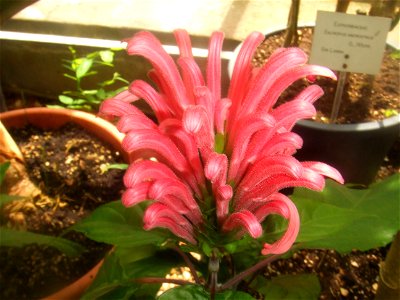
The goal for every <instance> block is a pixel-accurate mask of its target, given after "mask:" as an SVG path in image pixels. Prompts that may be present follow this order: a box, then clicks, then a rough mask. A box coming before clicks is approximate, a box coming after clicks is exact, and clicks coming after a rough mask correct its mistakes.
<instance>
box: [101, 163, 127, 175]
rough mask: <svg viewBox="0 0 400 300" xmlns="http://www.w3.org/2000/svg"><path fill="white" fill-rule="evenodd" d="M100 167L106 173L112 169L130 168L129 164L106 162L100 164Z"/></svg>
mask: <svg viewBox="0 0 400 300" xmlns="http://www.w3.org/2000/svg"><path fill="white" fill-rule="evenodd" d="M100 169H101V172H102V173H105V172H107V171H108V170H111V169H117V170H126V169H128V164H105V165H102V166H100Z"/></svg>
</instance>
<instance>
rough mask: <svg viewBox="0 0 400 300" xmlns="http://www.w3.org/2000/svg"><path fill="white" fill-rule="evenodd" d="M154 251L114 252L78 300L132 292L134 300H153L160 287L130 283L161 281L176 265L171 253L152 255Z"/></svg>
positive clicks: (143, 249) (111, 297) (109, 296)
mask: <svg viewBox="0 0 400 300" xmlns="http://www.w3.org/2000/svg"><path fill="white" fill-rule="evenodd" d="M155 249H156V247H154V248H153V249H151V248H148V247H136V248H130V249H123V250H121V249H120V250H118V248H117V251H116V252H113V253H111V254H110V255H109V256H107V257H106V259H105V261H104V264H103V266H102V267H101V269H100V271H99V273H98V275H97V277H96V278H95V280H94V282H93V284H92V285H91V286H90V287H89V289H88V290H87V291H86V293H85V295H84V296H83V298H82V300H89V299H99V297H102V298H101V299H115V296H116V295H127V294H131V293H132V292H134V294H135V296H136V297H137V299H144V298H146V296H147V297H149V296H150V297H151V299H154V298H155V295H156V293H157V291H158V290H159V288H160V286H161V284H143V283H136V282H135V281H133V279H135V278H143V277H165V275H166V274H168V273H169V271H170V270H171V269H172V268H173V267H176V266H179V263H180V257H178V256H177V255H175V253H174V252H171V251H162V252H155ZM135 253H136V254H135ZM124 297H125V296H124ZM117 299H120V298H117Z"/></svg>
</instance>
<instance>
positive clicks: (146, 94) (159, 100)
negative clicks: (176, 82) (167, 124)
mask: <svg viewBox="0 0 400 300" xmlns="http://www.w3.org/2000/svg"><path fill="white" fill-rule="evenodd" d="M129 91H130V92H131V93H132V94H134V95H136V96H138V97H140V98H142V99H144V100H145V101H146V103H147V104H148V105H149V106H150V107H151V108H152V110H153V112H154V114H155V115H156V118H157V120H158V121H159V122H161V121H162V120H164V119H166V118H170V117H171V116H172V114H171V110H172V109H173V106H172V105H170V103H168V101H167V99H165V98H164V97H163V96H162V95H160V94H159V93H157V91H156V90H155V89H154V88H153V87H152V86H151V85H149V84H148V83H147V82H145V81H143V80H135V81H134V82H132V83H131V85H130V86H129Z"/></svg>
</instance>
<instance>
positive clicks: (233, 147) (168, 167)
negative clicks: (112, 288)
mask: <svg viewBox="0 0 400 300" xmlns="http://www.w3.org/2000/svg"><path fill="white" fill-rule="evenodd" d="M174 34H175V38H176V41H177V45H178V47H179V52H180V54H179V57H178V59H177V61H176V62H175V61H174V59H173V58H172V57H171V56H170V55H169V54H168V53H167V52H166V51H165V50H164V49H163V47H162V44H161V43H160V41H159V40H158V39H157V38H156V37H155V36H154V35H152V34H151V33H149V32H139V33H137V34H135V35H134V36H133V37H132V38H131V39H128V40H127V41H126V42H127V52H128V54H130V55H139V56H143V57H145V58H146V59H147V60H148V61H149V62H150V63H151V65H152V67H153V69H152V70H151V71H150V72H149V77H150V78H151V79H152V81H153V83H154V84H150V83H147V82H145V81H142V80H136V81H133V82H132V83H131V84H130V87H129V89H128V90H126V91H124V92H122V93H120V94H118V95H117V96H115V97H114V98H112V99H108V100H105V101H104V102H103V103H102V105H101V108H100V113H101V115H104V116H112V117H116V118H118V122H117V125H116V126H117V128H118V129H119V131H120V132H122V133H124V134H125V138H124V140H123V148H124V149H125V150H126V151H127V152H128V153H130V157H131V163H130V165H129V167H128V169H127V170H126V173H125V176H124V184H125V186H126V190H125V192H124V193H123V195H122V203H123V204H124V205H125V206H127V207H131V206H135V205H137V204H139V203H142V202H145V201H146V203H149V204H148V205H147V207H146V210H145V213H144V217H143V227H144V229H145V230H153V229H155V228H163V229H166V230H168V231H169V232H171V233H172V235H171V236H170V239H169V240H170V241H173V243H175V245H176V247H177V248H180V249H181V250H180V251H181V253H182V254H183V255H185V254H184V252H189V251H194V252H197V253H199V254H201V255H202V256H203V257H206V258H208V261H209V263H208V271H209V274H208V278H206V279H207V280H206V283H205V285H206V289H207V290H208V291H209V292H210V293H211V295H212V297H214V294H215V293H216V292H218V291H222V290H224V289H228V288H231V287H232V286H233V285H235V284H236V283H237V282H238V281H239V280H240V279H241V278H243V277H244V276H247V275H248V274H249V273H251V272H254V271H256V270H257V269H260V268H261V267H263V266H265V265H266V264H267V263H269V262H270V261H271V260H273V259H274V258H275V257H276V256H277V255H280V254H282V253H285V252H287V251H288V250H289V249H290V248H291V247H292V245H293V244H294V243H295V241H296V237H297V235H298V232H299V228H300V221H299V214H298V211H297V209H296V206H295V205H294V204H293V202H292V201H291V200H290V198H289V197H288V196H287V195H285V194H284V193H282V190H284V189H286V188H291V187H306V188H309V189H312V190H316V191H321V190H323V188H324V184H325V177H329V178H332V179H334V180H336V181H338V182H340V183H343V179H342V177H341V175H340V173H339V172H338V171H337V170H335V169H334V168H332V167H330V166H328V165H326V164H324V163H322V162H315V161H307V162H300V161H298V160H297V159H296V158H295V157H294V156H293V155H294V154H295V152H296V150H297V149H299V148H301V147H302V139H301V137H300V136H298V135H297V134H295V133H293V132H291V129H292V128H293V126H294V125H295V123H296V122H297V121H298V120H300V119H305V118H311V117H312V116H314V114H315V113H316V111H315V108H314V106H313V102H314V101H315V100H317V99H318V98H319V97H320V96H321V95H322V94H323V91H322V89H321V88H320V87H319V86H317V85H310V86H308V87H307V88H305V89H304V90H303V91H302V92H301V93H300V94H299V95H297V96H296V97H295V98H294V99H293V100H292V101H289V102H286V103H284V104H282V105H280V106H278V107H276V106H275V103H276V101H277V99H278V98H279V96H280V95H281V93H282V92H283V91H284V90H285V89H286V88H287V87H288V86H289V85H291V84H292V83H293V82H294V81H296V80H298V79H300V78H304V77H307V78H313V77H315V76H326V77H330V78H335V75H334V74H333V72H332V71H330V70H329V69H327V68H324V67H321V66H316V65H309V64H307V59H308V58H307V56H306V54H305V53H304V52H303V51H302V50H300V49H298V48H282V49H279V50H276V51H275V52H274V53H273V54H272V55H271V57H270V58H269V59H268V61H267V63H266V64H265V65H264V66H263V67H262V68H259V69H255V68H253V67H252V63H251V60H252V56H253V53H254V52H255V50H256V48H257V46H258V45H259V44H260V43H261V42H262V41H263V39H264V36H263V35H262V34H261V33H258V32H254V33H252V34H250V35H249V36H248V37H247V39H246V40H245V41H244V42H243V45H242V47H241V50H240V52H239V55H238V57H237V60H236V64H235V67H234V71H233V74H232V78H231V82H230V86H229V90H228V94H227V96H226V97H224V96H222V95H221V57H220V56H221V50H222V44H223V38H224V35H223V33H222V32H214V33H213V34H212V36H211V38H210V41H209V47H208V60H207V66H206V74H205V76H203V74H202V72H201V69H200V67H199V66H198V65H197V63H196V62H195V59H194V57H193V55H192V48H191V41H190V37H189V35H188V33H187V32H186V31H185V30H176V31H175V32H174ZM154 86H155V87H154ZM138 99H144V100H145V101H146V102H147V103H148V104H149V106H150V107H151V108H152V110H153V112H154V118H152V119H151V118H149V117H148V116H146V115H145V114H144V113H143V112H142V111H141V110H139V109H138V108H137V107H136V106H135V105H134V103H135V101H137V100H138ZM269 215H279V216H281V217H283V218H284V219H286V220H287V226H286V231H285V232H284V233H283V234H282V235H281V236H279V237H278V238H277V239H275V240H273V241H271V240H268V241H267V240H263V238H264V234H263V232H265V229H266V227H265V226H266V225H267V222H266V219H267V217H268V216H269ZM251 240H256V241H262V247H261V248H260V249H259V250H258V251H259V253H260V254H261V256H264V258H263V259H261V260H260V262H259V263H257V264H255V265H254V266H252V267H251V268H250V269H248V270H245V271H243V272H242V273H241V274H239V275H236V276H233V278H231V279H229V280H227V281H226V282H225V283H224V284H221V283H220V282H219V280H218V276H217V274H218V272H219V271H220V267H221V265H220V264H219V262H220V261H222V260H224V259H225V258H226V257H227V256H228V255H229V252H230V251H231V247H232V245H235V243H238V242H240V241H246V243H247V242H248V243H251ZM265 256H266V257H265ZM190 267H191V269H192V273H194V274H192V275H193V276H194V278H195V280H196V282H197V283H199V284H200V283H201V280H200V279H199V278H198V277H197V275H196V272H195V271H194V266H193V265H192V264H190Z"/></svg>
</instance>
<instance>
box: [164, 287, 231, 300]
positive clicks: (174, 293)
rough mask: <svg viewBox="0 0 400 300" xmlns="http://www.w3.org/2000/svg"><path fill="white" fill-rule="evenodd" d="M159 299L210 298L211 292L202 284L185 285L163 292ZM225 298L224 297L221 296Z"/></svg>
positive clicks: (196, 299)
mask: <svg viewBox="0 0 400 300" xmlns="http://www.w3.org/2000/svg"><path fill="white" fill-rule="evenodd" d="M157 299H159V300H176V299H185V300H208V299H210V294H209V293H208V292H207V291H205V290H204V288H203V287H202V286H199V285H183V286H178V287H175V288H172V289H169V290H167V291H165V292H164V293H162V294H161V295H160V297H158V298H157ZM221 299H223V298H221Z"/></svg>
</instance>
